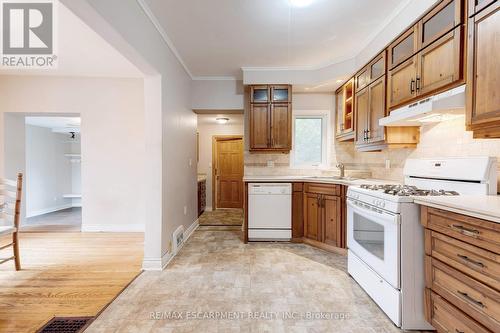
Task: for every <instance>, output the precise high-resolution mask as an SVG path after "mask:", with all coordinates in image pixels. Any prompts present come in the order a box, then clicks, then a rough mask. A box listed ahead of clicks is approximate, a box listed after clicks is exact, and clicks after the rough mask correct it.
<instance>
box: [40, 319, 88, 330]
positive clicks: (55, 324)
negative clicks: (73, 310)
mask: <svg viewBox="0 0 500 333" xmlns="http://www.w3.org/2000/svg"><path fill="white" fill-rule="evenodd" d="M93 318H94V317H54V318H52V319H51V320H50V321H49V322H48V323H47V324H45V326H43V327H42V328H40V329H39V330H38V331H37V333H79V332H83V330H84V329H85V328H87V326H88V325H89V324H90V323H91V322H92V319H93Z"/></svg>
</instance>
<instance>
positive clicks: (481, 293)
mask: <svg viewBox="0 0 500 333" xmlns="http://www.w3.org/2000/svg"><path fill="white" fill-rule="evenodd" d="M425 271H426V286H427V287H428V288H430V289H432V291H434V292H436V293H438V294H439V295H440V296H441V297H443V298H445V299H446V300H447V301H448V302H450V303H451V304H453V305H454V306H456V307H458V308H459V309H461V310H462V311H464V312H465V313H466V314H468V315H469V316H471V317H472V318H473V319H475V320H477V321H478V322H479V323H481V324H482V325H484V326H485V327H487V328H488V329H490V330H492V331H494V332H500V321H499V320H500V293H499V292H498V291H496V290H494V289H492V288H489V287H488V286H486V285H484V284H482V283H480V282H478V281H476V280H474V279H472V278H470V277H469V276H467V275H465V274H463V273H461V272H459V271H457V270H456V269H453V268H451V267H449V266H448V265H446V264H444V263H442V262H441V261H439V260H436V259H434V258H432V257H429V256H426V258H425Z"/></svg>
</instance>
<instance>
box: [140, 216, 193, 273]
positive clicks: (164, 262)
mask: <svg viewBox="0 0 500 333" xmlns="http://www.w3.org/2000/svg"><path fill="white" fill-rule="evenodd" d="M198 226H199V224H198V219H196V221H194V222H193V223H191V225H190V226H189V227H188V228H187V229H186V231H184V242H183V243H182V244H181V246H180V247H179V249H178V250H177V252H176V253H170V252H167V253H165V254H164V255H163V257H161V258H144V260H143V261H142V269H143V270H145V271H162V270H164V269H165V268H166V267H167V266H168V264H169V263H170V262H171V261H172V259H174V258H175V256H176V255H177V253H179V251H180V249H182V247H183V246H184V244H186V242H187V240H188V239H189V237H191V235H192V234H193V232H194V231H195V230H196V229H197V228H198Z"/></svg>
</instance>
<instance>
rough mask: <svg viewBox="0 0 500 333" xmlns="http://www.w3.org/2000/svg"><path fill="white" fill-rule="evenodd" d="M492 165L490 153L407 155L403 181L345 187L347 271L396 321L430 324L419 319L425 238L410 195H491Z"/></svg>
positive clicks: (411, 325)
mask: <svg viewBox="0 0 500 333" xmlns="http://www.w3.org/2000/svg"><path fill="white" fill-rule="evenodd" d="M496 165H497V162H496V159H495V158H490V157H471V158H444V159H409V160H407V161H406V164H405V168H404V177H405V181H404V184H401V185H394V184H390V185H389V184H388V185H372V184H367V185H361V186H351V187H349V190H348V192H347V245H348V248H349V250H348V271H349V274H350V275H351V276H352V277H353V278H354V279H355V280H356V281H357V282H358V283H359V284H360V285H361V286H362V287H363V289H365V291H366V292H367V293H368V294H369V295H370V296H371V297H372V298H373V300H374V301H375V302H376V303H377V304H378V305H379V306H380V307H381V308H382V310H383V311H384V312H385V313H386V314H387V316H388V317H389V318H390V319H391V320H392V321H393V322H394V323H395V324H396V326H398V327H401V328H403V329H406V330H411V329H415V330H427V329H432V326H430V325H429V324H428V323H427V322H426V321H425V319H424V304H423V294H424V292H423V291H424V239H423V227H422V226H421V225H420V209H419V206H418V205H416V204H414V203H413V201H414V199H415V198H417V197H421V196H429V195H432V196H438V195H447V196H458V195H461V194H484V195H496V193H497V166H496Z"/></svg>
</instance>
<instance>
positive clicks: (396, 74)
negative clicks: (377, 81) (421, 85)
mask: <svg viewBox="0 0 500 333" xmlns="http://www.w3.org/2000/svg"><path fill="white" fill-rule="evenodd" d="M417 58H418V57H417V56H413V57H411V58H410V59H408V60H406V61H405V62H403V63H402V64H400V65H399V66H398V67H396V68H394V69H391V70H390V71H389V72H388V77H387V93H388V96H387V101H388V103H389V108H394V107H396V106H398V105H401V104H403V103H405V102H407V101H409V100H411V99H412V98H414V97H415V96H416V93H417V90H416V76H417V62H418V59H417Z"/></svg>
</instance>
